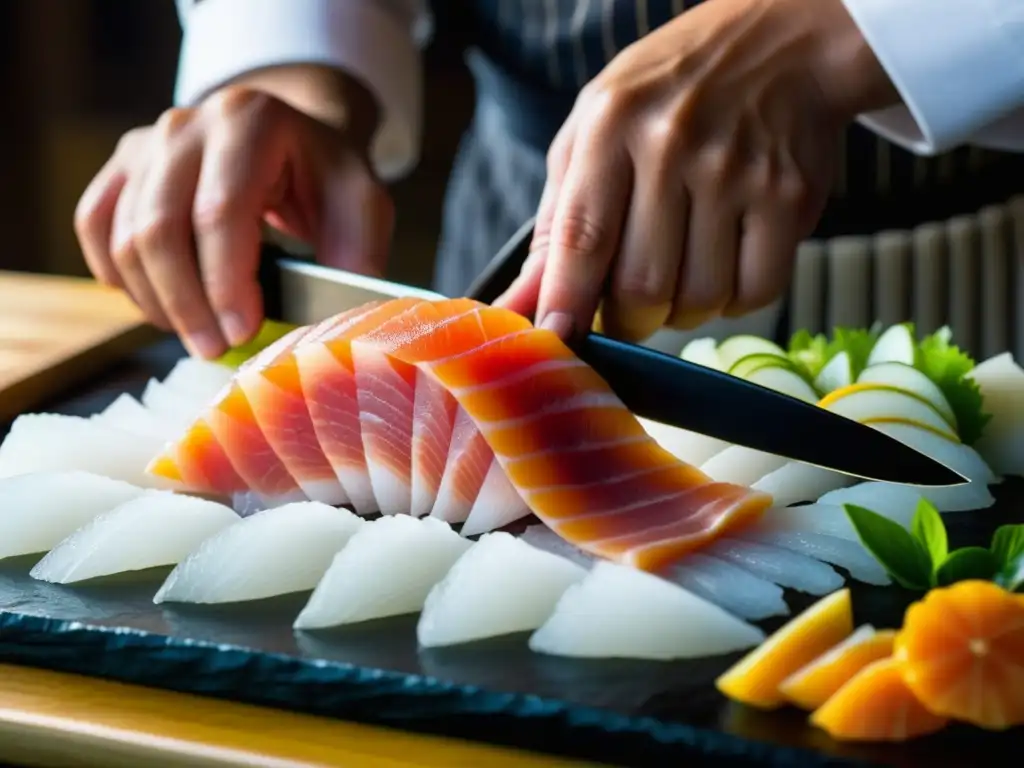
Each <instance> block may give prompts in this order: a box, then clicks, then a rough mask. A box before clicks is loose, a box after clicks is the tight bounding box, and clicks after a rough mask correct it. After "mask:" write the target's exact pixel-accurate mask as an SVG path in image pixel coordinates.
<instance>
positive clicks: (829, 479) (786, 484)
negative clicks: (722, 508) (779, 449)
mask: <svg viewBox="0 0 1024 768" xmlns="http://www.w3.org/2000/svg"><path fill="white" fill-rule="evenodd" d="M855 482H857V478H855V477H851V476H850V475H844V474H842V473H840V472H836V471H834V470H831V469H825V468H824V467H816V466H814V465H812V464H804V463H803V462H800V461H790V462H787V463H786V464H783V465H782V466H781V467H779V468H778V469H776V470H775V471H774V472H770V473H769V474H767V475H765V476H764V477H762V478H761V479H760V480H758V481H757V482H756V483H754V484H753V485H751V486H750V487H751V489H753V490H755V491H760V492H761V493H767V494H769V495H770V496H771V497H772V499H773V500H774V502H775V506H777V507H786V506H789V505H790V504H797V503H799V502H801V501H814V500H815V499H817V498H818V497H819V496H821V495H822V494H825V493H828V492H829V491H834V490H836V489H837V488H844V487H846V486H848V485H852V484H853V483H855Z"/></svg>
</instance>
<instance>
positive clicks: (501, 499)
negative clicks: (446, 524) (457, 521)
mask: <svg viewBox="0 0 1024 768" xmlns="http://www.w3.org/2000/svg"><path fill="white" fill-rule="evenodd" d="M529 514H531V513H530V508H529V507H528V506H526V502H525V501H523V497H522V496H520V495H519V491H517V490H516V489H515V487H514V486H513V485H512V482H511V481H510V480H509V479H508V475H506V474H505V470H504V469H502V467H501V464H499V463H498V460H497V459H494V460H493V461H492V462H491V468H490V469H488V470H487V475H486V476H485V477H484V483H483V485H481V486H480V492H479V493H478V494H477V497H476V501H474V502H473V506H472V508H470V510H469V516H468V517H467V518H466V522H465V523H463V524H462V535H463V536H476V535H477V534H480V533H490V532H491V531H494V530H497V529H498V528H504V527H505V526H506V525H508V524H509V523H514V522H515V521H516V520H521V519H522V518H524V517H526V516H527V515H529Z"/></svg>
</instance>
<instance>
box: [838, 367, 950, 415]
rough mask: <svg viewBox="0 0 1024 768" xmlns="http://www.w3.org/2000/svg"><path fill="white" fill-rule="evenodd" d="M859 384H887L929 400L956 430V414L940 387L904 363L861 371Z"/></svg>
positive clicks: (858, 379)
mask: <svg viewBox="0 0 1024 768" xmlns="http://www.w3.org/2000/svg"><path fill="white" fill-rule="evenodd" d="M857 383H858V384H885V385H888V386H890V387H894V388H895V389H900V390H903V391H904V392H910V393H911V394H913V395H917V396H918V397H920V398H921V399H922V400H927V401H928V402H929V403H930V404H931V405H932V406H933V407H934V408H935V410H937V411H938V412H939V413H941V414H942V417H943V418H944V419H945V420H946V421H947V422H948V423H949V426H951V427H953V428H954V429H955V428H956V414H954V413H953V408H952V406H951V405H950V404H949V401H948V400H947V399H946V396H945V395H944V394H942V390H941V389H939V387H938V385H937V384H936V383H935V382H934V381H932V380H931V379H929V378H928V376H927V375H925V374H924V373H922V372H921V371H919V370H917V368H914V367H913V366H910V365H905V364H903V363H879V364H878V365H872V366H870V367H868V368H865V369H864V370H863V371H861V374H860V376H858V377H857Z"/></svg>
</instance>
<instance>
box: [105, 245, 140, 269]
mask: <svg viewBox="0 0 1024 768" xmlns="http://www.w3.org/2000/svg"><path fill="white" fill-rule="evenodd" d="M110 256H111V258H112V259H113V261H114V264H116V265H117V267H118V269H119V270H121V271H122V272H135V271H137V270H138V269H139V268H140V267H141V266H142V256H141V255H140V254H139V250H138V248H136V247H135V241H134V239H132V240H128V241H127V242H125V243H123V244H121V245H119V246H118V247H116V248H114V250H113V251H112V252H111V254H110Z"/></svg>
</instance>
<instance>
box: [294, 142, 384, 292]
mask: <svg viewBox="0 0 1024 768" xmlns="http://www.w3.org/2000/svg"><path fill="white" fill-rule="evenodd" d="M321 195H322V196H321V206H320V211H321V215H320V222H319V232H317V233H315V235H314V237H315V240H316V253H317V258H318V260H319V261H320V262H321V263H322V264H325V265H326V266H330V267H337V268H339V269H345V270H348V271H350V272H358V273H360V274H364V275H373V276H375V277H380V276H382V275H383V274H384V269H385V267H386V266H387V261H388V253H389V251H390V249H391V237H392V233H393V231H394V225H395V206H394V203H393V202H392V200H391V196H390V195H389V194H388V192H387V190H386V189H385V188H384V186H383V185H382V184H381V183H380V182H379V181H378V180H377V179H376V177H375V176H374V175H373V173H372V171H371V170H370V169H369V168H368V167H367V165H366V163H365V162H364V161H362V160H357V159H354V158H350V159H349V160H348V161H347V162H345V163H344V164H343V165H341V166H340V167H336V168H334V169H332V170H330V171H329V172H328V173H327V174H326V175H325V178H324V180H323V186H322V193H321Z"/></svg>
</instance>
